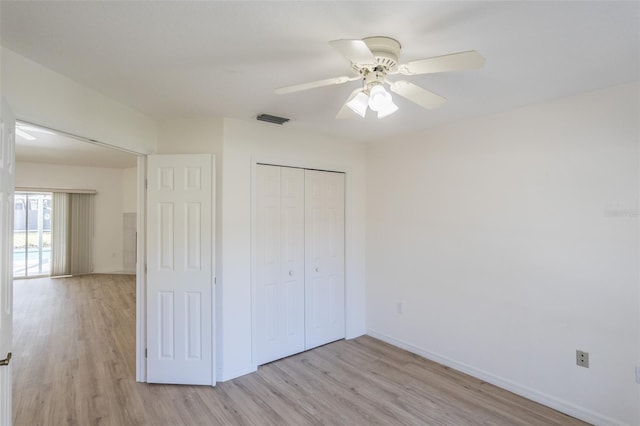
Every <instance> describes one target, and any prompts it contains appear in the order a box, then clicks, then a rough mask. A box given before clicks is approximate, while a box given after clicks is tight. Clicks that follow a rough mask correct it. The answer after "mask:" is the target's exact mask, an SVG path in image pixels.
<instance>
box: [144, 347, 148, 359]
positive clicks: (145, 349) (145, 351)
mask: <svg viewBox="0 0 640 426" xmlns="http://www.w3.org/2000/svg"><path fill="white" fill-rule="evenodd" d="M144 357H145V358H146V357H147V348H144Z"/></svg>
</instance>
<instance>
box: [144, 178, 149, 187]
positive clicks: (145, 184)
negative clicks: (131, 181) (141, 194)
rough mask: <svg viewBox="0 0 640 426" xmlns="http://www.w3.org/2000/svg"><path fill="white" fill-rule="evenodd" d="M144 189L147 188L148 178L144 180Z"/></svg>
mask: <svg viewBox="0 0 640 426" xmlns="http://www.w3.org/2000/svg"><path fill="white" fill-rule="evenodd" d="M144 189H149V181H148V180H146V179H145V180H144Z"/></svg>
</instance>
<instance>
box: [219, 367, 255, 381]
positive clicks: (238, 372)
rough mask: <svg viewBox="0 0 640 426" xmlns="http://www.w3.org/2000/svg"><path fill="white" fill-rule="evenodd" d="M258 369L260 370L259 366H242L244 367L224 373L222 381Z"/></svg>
mask: <svg viewBox="0 0 640 426" xmlns="http://www.w3.org/2000/svg"><path fill="white" fill-rule="evenodd" d="M256 371H258V369H257V368H242V369H238V370H235V371H232V372H225V374H223V375H222V376H221V377H220V381H221V382H226V381H228V380H233V379H235V378H238V377H240V376H244V375H247V374H250V373H255V372H256Z"/></svg>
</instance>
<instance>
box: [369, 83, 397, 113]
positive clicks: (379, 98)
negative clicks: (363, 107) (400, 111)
mask: <svg viewBox="0 0 640 426" xmlns="http://www.w3.org/2000/svg"><path fill="white" fill-rule="evenodd" d="M392 103H393V99H391V94H389V92H387V91H386V90H384V87H382V84H376V85H375V86H373V87H372V88H371V89H370V90H369V108H371V109H372V110H374V111H376V112H380V111H382V110H384V109H386V108H388V107H389V105H391V104H392Z"/></svg>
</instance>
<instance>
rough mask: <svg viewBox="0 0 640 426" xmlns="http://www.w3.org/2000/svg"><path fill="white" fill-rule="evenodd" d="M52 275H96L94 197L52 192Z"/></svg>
mask: <svg viewBox="0 0 640 426" xmlns="http://www.w3.org/2000/svg"><path fill="white" fill-rule="evenodd" d="M52 204H53V215H52V216H53V224H52V241H51V246H52V247H51V258H52V259H51V263H52V265H51V275H52V276H57V275H80V274H89V273H91V272H93V234H94V217H95V194H75V193H74V194H69V193H64V192H54V193H53V199H52Z"/></svg>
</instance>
